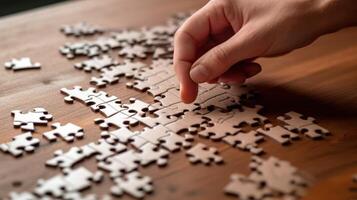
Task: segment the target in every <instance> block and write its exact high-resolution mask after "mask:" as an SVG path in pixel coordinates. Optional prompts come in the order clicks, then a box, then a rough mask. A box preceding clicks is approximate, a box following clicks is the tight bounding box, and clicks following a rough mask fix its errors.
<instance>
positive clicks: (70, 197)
mask: <svg viewBox="0 0 357 200" xmlns="http://www.w3.org/2000/svg"><path fill="white" fill-rule="evenodd" d="M63 199H64V200H97V196H96V195H94V194H87V195H86V196H83V195H82V194H81V193H79V192H70V193H66V194H64V195H63ZM102 200H105V199H104V197H103V199H102ZM108 200H109V199H108Z"/></svg>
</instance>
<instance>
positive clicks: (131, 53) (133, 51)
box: [118, 44, 149, 60]
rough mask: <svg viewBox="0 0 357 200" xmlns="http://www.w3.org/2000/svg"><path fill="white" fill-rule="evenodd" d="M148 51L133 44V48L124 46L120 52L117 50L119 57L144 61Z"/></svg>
mask: <svg viewBox="0 0 357 200" xmlns="http://www.w3.org/2000/svg"><path fill="white" fill-rule="evenodd" d="M148 53H149V49H148V48H146V47H145V46H142V45H138V44H135V45H133V46H131V45H126V46H124V47H123V48H122V49H121V50H119V52H118V54H119V56H123V57H125V58H126V59H130V60H133V59H135V58H140V59H144V58H146V57H147V54H148Z"/></svg>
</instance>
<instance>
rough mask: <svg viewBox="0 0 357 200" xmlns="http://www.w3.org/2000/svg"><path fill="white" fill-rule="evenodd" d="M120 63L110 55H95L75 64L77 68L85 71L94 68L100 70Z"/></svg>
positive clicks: (90, 70)
mask: <svg viewBox="0 0 357 200" xmlns="http://www.w3.org/2000/svg"><path fill="white" fill-rule="evenodd" d="M117 64H118V63H117V62H116V61H115V60H114V59H112V58H111V57H110V56H108V55H103V56H101V57H94V58H91V59H89V60H85V61H83V62H80V63H76V64H75V65H74V67H75V68H77V69H83V70H84V71H85V72H92V70H96V71H100V70H101V69H103V68H108V67H110V66H113V65H117Z"/></svg>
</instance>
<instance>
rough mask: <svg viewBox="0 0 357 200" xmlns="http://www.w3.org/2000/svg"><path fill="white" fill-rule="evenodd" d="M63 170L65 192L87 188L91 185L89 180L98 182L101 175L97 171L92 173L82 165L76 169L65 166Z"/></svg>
mask: <svg viewBox="0 0 357 200" xmlns="http://www.w3.org/2000/svg"><path fill="white" fill-rule="evenodd" d="M63 171H64V176H63V179H64V181H65V183H66V186H65V190H66V191H67V192H76V191H82V190H84V189H87V188H89V187H90V186H91V181H93V182H100V181H101V180H102V177H103V174H102V172H100V171H98V172H96V173H92V172H90V171H89V170H87V169H86V168H84V167H79V168H77V169H69V168H66V169H64V170H63Z"/></svg>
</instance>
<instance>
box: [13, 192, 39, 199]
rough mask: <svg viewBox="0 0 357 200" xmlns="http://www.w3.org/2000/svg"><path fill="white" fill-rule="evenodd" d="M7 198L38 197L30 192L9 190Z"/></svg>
mask: <svg viewBox="0 0 357 200" xmlns="http://www.w3.org/2000/svg"><path fill="white" fill-rule="evenodd" d="M9 200H38V198H37V197H36V196H35V195H34V194H32V193H30V192H10V194H9Z"/></svg>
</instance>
